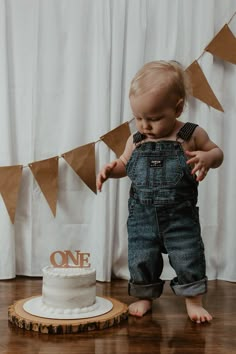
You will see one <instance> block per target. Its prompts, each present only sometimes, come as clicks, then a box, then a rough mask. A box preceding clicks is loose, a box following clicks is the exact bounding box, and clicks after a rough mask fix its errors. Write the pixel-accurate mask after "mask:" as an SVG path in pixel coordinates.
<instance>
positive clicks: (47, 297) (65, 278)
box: [42, 266, 98, 314]
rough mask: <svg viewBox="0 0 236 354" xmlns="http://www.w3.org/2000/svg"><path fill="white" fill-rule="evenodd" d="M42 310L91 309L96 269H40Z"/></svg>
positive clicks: (50, 311)
mask: <svg viewBox="0 0 236 354" xmlns="http://www.w3.org/2000/svg"><path fill="white" fill-rule="evenodd" d="M42 272H43V287H42V310H43V311H45V312H49V313H56V314H79V313H86V312H90V311H93V310H95V309H96V308H97V306H98V304H96V271H95V269H93V268H88V269H86V268H55V267H53V266H47V267H44V268H43V269H42Z"/></svg>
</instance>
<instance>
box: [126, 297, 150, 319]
mask: <svg viewBox="0 0 236 354" xmlns="http://www.w3.org/2000/svg"><path fill="white" fill-rule="evenodd" d="M151 308H152V301H151V300H139V301H136V302H134V303H133V304H131V305H129V314H130V315H132V316H136V317H142V316H143V315H145V313H147V312H148V311H149V310H151Z"/></svg>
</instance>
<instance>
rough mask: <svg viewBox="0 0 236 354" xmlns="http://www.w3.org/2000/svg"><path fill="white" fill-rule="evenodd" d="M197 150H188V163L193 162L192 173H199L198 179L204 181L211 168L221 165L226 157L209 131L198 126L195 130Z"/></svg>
mask: <svg viewBox="0 0 236 354" xmlns="http://www.w3.org/2000/svg"><path fill="white" fill-rule="evenodd" d="M193 138H194V142H195V148H196V149H195V151H186V155H187V156H188V157H189V160H188V162H187V163H188V164H193V165H194V168H193V169H192V174H195V173H198V176H197V181H202V180H203V179H204V178H205V177H206V174H207V172H208V170H209V169H210V168H217V167H219V166H220V165H221V164H222V162H223V159H224V155H223V151H222V150H221V149H220V148H219V147H218V146H217V145H216V144H215V143H214V142H213V141H211V140H210V138H209V136H208V134H207V132H206V131H205V130H204V129H203V128H201V127H197V128H196V130H195V132H194V136H193Z"/></svg>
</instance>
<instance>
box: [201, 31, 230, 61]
mask: <svg viewBox="0 0 236 354" xmlns="http://www.w3.org/2000/svg"><path fill="white" fill-rule="evenodd" d="M205 51H207V52H210V53H211V54H213V55H215V56H217V57H219V58H220V59H223V60H226V61H229V62H230V63H232V64H236V38H235V36H234V35H233V33H232V32H231V30H230V29H229V26H228V25H224V27H223V28H222V29H221V30H220V31H219V32H218V33H217V35H216V36H215V37H214V38H213V40H212V41H211V42H210V43H209V44H208V46H207V47H206V48H205Z"/></svg>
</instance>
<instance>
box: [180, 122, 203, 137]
mask: <svg viewBox="0 0 236 354" xmlns="http://www.w3.org/2000/svg"><path fill="white" fill-rule="evenodd" d="M197 126H198V124H194V123H190V122H187V123H185V124H184V125H183V126H182V128H181V129H180V130H179V131H178V133H177V134H176V137H177V140H178V138H180V139H182V140H184V141H188V140H189V139H190V138H191V136H192V134H193V132H194V130H195V129H196V128H197Z"/></svg>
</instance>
